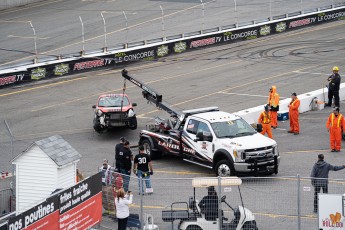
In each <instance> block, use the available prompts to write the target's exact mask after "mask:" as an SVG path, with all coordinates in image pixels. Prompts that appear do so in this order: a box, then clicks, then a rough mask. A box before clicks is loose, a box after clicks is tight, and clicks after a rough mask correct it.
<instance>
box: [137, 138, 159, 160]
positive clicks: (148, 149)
mask: <svg viewBox="0 0 345 230" xmlns="http://www.w3.org/2000/svg"><path fill="white" fill-rule="evenodd" d="M141 144H142V145H143V146H144V149H145V152H146V154H148V155H149V156H150V157H151V159H157V158H160V157H161V155H162V153H161V152H157V151H153V150H152V147H153V146H152V145H151V142H150V141H149V140H147V139H144V140H143V141H142V142H141Z"/></svg>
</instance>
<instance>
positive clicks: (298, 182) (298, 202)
mask: <svg viewBox="0 0 345 230" xmlns="http://www.w3.org/2000/svg"><path fill="white" fill-rule="evenodd" d="M297 224H298V226H297V229H298V230H301V177H300V175H299V174H297Z"/></svg>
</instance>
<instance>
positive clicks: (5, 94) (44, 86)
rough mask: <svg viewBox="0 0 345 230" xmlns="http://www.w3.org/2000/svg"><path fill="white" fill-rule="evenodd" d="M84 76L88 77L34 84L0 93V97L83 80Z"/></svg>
mask: <svg viewBox="0 0 345 230" xmlns="http://www.w3.org/2000/svg"><path fill="white" fill-rule="evenodd" d="M86 78H88V77H80V78H75V79H71V80H66V81H61V82H55V83H51V84H48V85H41V86H36V87H32V88H29V89H23V90H18V91H15V92H11V93H4V94H0V97H4V96H9V95H13V94H19V93H23V92H28V91H33V90H37V89H44V88H48V87H50V86H56V85H62V84H65V83H68V82H73V81H79V80H85V79H86Z"/></svg>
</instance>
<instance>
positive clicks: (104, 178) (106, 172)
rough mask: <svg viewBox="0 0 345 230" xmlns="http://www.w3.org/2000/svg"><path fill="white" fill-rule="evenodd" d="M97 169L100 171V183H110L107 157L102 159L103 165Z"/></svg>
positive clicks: (110, 174) (110, 173)
mask: <svg viewBox="0 0 345 230" xmlns="http://www.w3.org/2000/svg"><path fill="white" fill-rule="evenodd" d="M99 171H100V172H102V185H103V186H106V185H110V184H111V182H112V172H111V166H110V165H109V164H108V160H107V159H104V160H103V165H102V166H101V167H100V168H99Z"/></svg>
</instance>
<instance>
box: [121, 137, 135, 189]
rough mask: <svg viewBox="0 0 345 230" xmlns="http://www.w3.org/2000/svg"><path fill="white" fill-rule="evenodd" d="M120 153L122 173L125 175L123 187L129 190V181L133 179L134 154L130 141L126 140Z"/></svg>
mask: <svg viewBox="0 0 345 230" xmlns="http://www.w3.org/2000/svg"><path fill="white" fill-rule="evenodd" d="M119 154H120V156H121V164H120V173H121V174H122V177H123V188H124V190H125V191H126V192H127V191H128V186H129V181H130V179H131V171H132V161H133V154H132V151H131V149H130V146H129V141H125V143H124V144H123V148H122V149H121V150H120V153H119Z"/></svg>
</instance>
